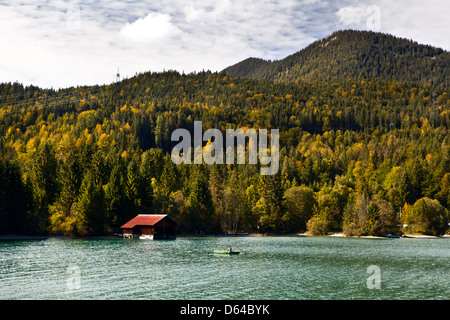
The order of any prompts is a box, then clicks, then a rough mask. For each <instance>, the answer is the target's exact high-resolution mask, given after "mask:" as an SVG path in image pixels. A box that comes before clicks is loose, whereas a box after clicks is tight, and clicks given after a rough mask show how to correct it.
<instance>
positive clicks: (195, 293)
mask: <svg viewBox="0 0 450 320" xmlns="http://www.w3.org/2000/svg"><path fill="white" fill-rule="evenodd" d="M228 245H230V246H232V248H233V249H234V250H240V251H241V254H240V255H233V256H228V255H215V254H213V251H214V250H217V249H224V250H226V248H227V246H228ZM0 299H101V300H110V299H121V300H123V299H158V300H160V299H164V300H166V299H168V300H180V299H183V300H190V299H196V300H197V299H200V300H212V299H214V300H254V299H264V300H265V299H271V300H309V299H314V300H318V299H319V300H350V299H352V300H359V299H390V300H392V299H400V300H410V299H420V300H422V299H432V300H442V299H445V300H448V299H450V239H449V238H442V239H417V238H414V239H413V238H411V239H403V238H402V239H387V238H386V239H360V238H339V237H300V236H298V237H241V238H178V239H177V240H174V241H151V240H137V239H121V238H117V239H116V238H113V239H46V240H29V241H0Z"/></svg>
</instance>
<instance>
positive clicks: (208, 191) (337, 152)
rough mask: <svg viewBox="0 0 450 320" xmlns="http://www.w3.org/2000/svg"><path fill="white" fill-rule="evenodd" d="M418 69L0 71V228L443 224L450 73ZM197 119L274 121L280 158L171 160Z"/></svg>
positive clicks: (440, 227)
mask: <svg viewBox="0 0 450 320" xmlns="http://www.w3.org/2000/svg"><path fill="white" fill-rule="evenodd" d="M328 41H330V39H329V40H328ZM399 41H400V44H403V40H399ZM324 43H326V42H323V44H324ZM352 43H353V42H352ZM380 43H382V41H381V39H380ZM400 44H399V45H400ZM314 45H315V46H318V45H319V43H316V44H314ZM349 46H351V44H349ZM331 47H332V46H327V48H331ZM414 48H415V47H413V49H414ZM413 49H405V53H404V54H405V55H406V56H408V55H411V54H412V53H411V50H413ZM333 50H334V49H333ZM430 50H431V49H430ZM378 54H381V53H378ZM430 54H431V53H430ZM433 54H434V55H435V56H436V57H438V52H435V53H433ZM441 55H448V53H442V54H441ZM319 58H320V57H319ZM380 59H381V58H380ZM424 59H425V58H424ZM426 59H428V58H426ZM436 59H438V58H436ZM422 60H423V59H422ZM430 61H436V60H430ZM428 62H429V61H428V60H426V61H425V60H424V62H423V63H424V66H425V65H426V64H427V63H428ZM317 63H319V64H320V65H321V64H322V63H325V62H321V60H318V62H317ZM258 65H259V63H256V64H255V66H258ZM263 65H265V64H263ZM303 67H306V66H303ZM321 67H323V68H325V67H326V66H322V65H321ZM311 70H316V68H315V67H314V66H311ZM427 70H428V71H427ZM419 71H420V72H429V74H430V77H429V78H423V79H422V78H421V79H420V80H421V81H409V80H408V81H406V80H405V81H397V80H393V79H391V78H389V77H387V79H384V80H383V79H379V78H378V77H375V78H374V79H363V78H360V77H357V76H355V77H354V74H353V73H351V72H349V73H348V76H346V77H343V76H340V77H339V79H333V80H331V79H328V78H321V74H320V68H319V69H317V70H316V71H314V72H315V73H316V75H315V76H311V79H310V80H313V81H283V82H275V81H267V80H257V79H249V78H239V77H232V76H229V75H227V74H226V73H225V72H221V73H211V72H201V73H191V74H180V73H178V72H175V71H169V72H163V73H150V72H148V73H143V74H139V75H136V76H135V77H132V78H129V79H124V80H122V81H120V82H118V83H115V84H111V85H105V86H91V87H76V88H68V89H62V90H58V91H55V90H49V89H40V88H37V87H33V86H30V87H24V86H23V85H21V84H19V83H4V84H0V106H1V107H0V234H65V235H75V236H83V235H98V234H110V233H111V232H113V231H114V230H116V229H117V228H118V227H120V225H122V224H123V223H124V222H126V221H127V220H129V219H130V218H132V217H134V216H135V215H136V214H137V213H145V212H147V213H148V212H155V213H167V214H170V215H171V216H172V217H173V218H174V219H175V220H176V221H177V222H179V223H180V230H181V231H182V232H187V233H194V232H196V231H203V232H205V233H221V232H239V231H241V232H261V233H262V232H275V233H292V232H302V231H309V232H311V233H312V234H326V233H328V232H336V231H343V232H344V233H345V234H347V235H385V234H389V233H391V234H402V233H403V232H408V233H422V234H433V235H441V234H443V233H445V232H446V231H447V229H448V209H449V204H450V154H449V142H450V134H449V127H450V98H449V87H448V85H447V84H446V80H442V81H441V76H443V75H445V72H444V73H441V74H440V73H439V72H435V71H432V70H429V67H426V68H425V67H423V68H422V69H420V70H418V72H419ZM447 71H448V69H447ZM311 72H312V71H311ZM386 72H387V71H386ZM278 74H279V73H278ZM289 74H293V73H291V72H289ZM311 74H312V73H311ZM380 75H381V78H383V76H382V75H383V73H381V74H380ZM370 77H371V76H370V74H368V78H370ZM425 79H430V81H425ZM411 80H414V76H413V75H412V78H411ZM196 120H201V121H202V122H203V130H207V129H208V128H217V129H219V130H221V131H225V129H227V128H233V129H237V128H255V129H258V128H264V129H269V130H270V129H279V132H280V170H279V171H278V173H277V174H276V175H272V176H262V175H260V171H259V167H258V165H257V164H256V165H253V164H252V165H250V164H248V163H247V164H229V165H207V164H191V165H187V164H181V165H175V164H174V163H173V162H172V161H171V159H170V151H171V149H172V147H173V144H174V142H172V141H171V133H172V132H173V131H174V130H175V129H178V128H186V129H188V130H189V131H191V132H192V130H193V124H194V121H196ZM403 225H406V226H405V227H403Z"/></svg>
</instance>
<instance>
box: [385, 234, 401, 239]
mask: <svg viewBox="0 0 450 320" xmlns="http://www.w3.org/2000/svg"><path fill="white" fill-rule="evenodd" d="M386 237H388V238H400V236H398V235H396V234H390V233H389V234H388V235H387V236H386Z"/></svg>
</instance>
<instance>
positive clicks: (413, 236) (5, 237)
mask: <svg viewBox="0 0 450 320" xmlns="http://www.w3.org/2000/svg"><path fill="white" fill-rule="evenodd" d="M288 236H300V237H336V238H361V239H390V237H387V236H359V237H358V236H346V235H345V234H343V233H342V232H336V233H331V234H327V235H322V236H315V235H311V234H308V233H292V234H261V233H239V234H226V233H225V234H205V235H198V234H183V235H177V238H254V237H288ZM121 238H122V236H119V235H105V236H86V237H71V236H64V235H47V236H32V235H0V241H6V240H11V241H19V240H47V239H121ZM442 238H450V234H444V235H442V236H432V235H421V234H411V235H410V234H406V235H403V236H400V237H399V238H394V239H442Z"/></svg>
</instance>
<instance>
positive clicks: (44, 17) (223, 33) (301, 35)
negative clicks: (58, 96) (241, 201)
mask: <svg viewBox="0 0 450 320" xmlns="http://www.w3.org/2000/svg"><path fill="white" fill-rule="evenodd" d="M449 12H450V1H448V0H427V1H424V0H412V1H407V0H397V1H391V0H336V1H332V0H258V1H257V0H194V1H185V0H184V1H182V0H164V1H163V0H150V1H136V0H127V1H115V0H96V1H94V0H7V1H5V0H0V82H16V81H17V82H20V83H23V84H24V85H30V84H33V85H37V86H40V87H43V88H50V87H51V88H54V89H59V88H65V87H70V86H78V85H94V84H100V85H102V84H108V83H111V82H114V81H115V79H116V73H117V71H118V70H119V73H120V75H121V78H124V77H132V76H134V75H135V74H136V73H141V72H147V71H163V70H170V69H172V70H177V71H179V72H185V73H190V72H198V71H202V70H211V71H221V70H223V69H224V68H226V67H228V66H230V65H233V64H235V63H237V62H239V61H242V60H244V59H246V58H248V57H259V58H263V59H270V60H277V59H282V58H284V57H286V56H288V55H290V54H292V53H295V52H297V51H299V50H301V49H303V48H305V47H306V46H307V45H309V44H311V43H312V42H314V41H316V40H319V39H322V38H324V37H327V36H328V35H330V34H331V33H333V32H334V31H337V30H343V29H355V30H372V31H379V32H384V33H389V34H392V35H395V36H398V37H403V38H407V39H412V40H414V41H417V42H418V43H421V44H429V45H432V46H435V47H440V48H443V49H445V50H447V51H450V37H449V31H450V19H449V18H448V13H449Z"/></svg>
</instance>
